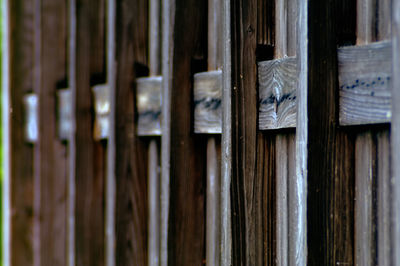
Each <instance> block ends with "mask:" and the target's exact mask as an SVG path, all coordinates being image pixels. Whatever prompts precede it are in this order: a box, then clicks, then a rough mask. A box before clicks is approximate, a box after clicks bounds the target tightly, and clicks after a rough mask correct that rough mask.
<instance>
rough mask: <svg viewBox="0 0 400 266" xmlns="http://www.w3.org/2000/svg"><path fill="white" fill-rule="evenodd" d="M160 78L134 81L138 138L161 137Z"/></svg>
mask: <svg viewBox="0 0 400 266" xmlns="http://www.w3.org/2000/svg"><path fill="white" fill-rule="evenodd" d="M161 84H162V77H161V76H156V77H155V76H153V77H146V78H138V79H136V92H137V94H136V99H137V102H136V107H137V112H138V125H137V134H138V135H139V136H159V135H161V102H162V98H161Z"/></svg>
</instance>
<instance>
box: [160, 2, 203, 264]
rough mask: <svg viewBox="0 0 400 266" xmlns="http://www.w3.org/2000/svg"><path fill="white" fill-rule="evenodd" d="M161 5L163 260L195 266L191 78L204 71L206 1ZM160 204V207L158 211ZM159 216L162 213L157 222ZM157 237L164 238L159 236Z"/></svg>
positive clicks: (197, 184)
mask: <svg viewBox="0 0 400 266" xmlns="http://www.w3.org/2000/svg"><path fill="white" fill-rule="evenodd" d="M166 5H167V8H166V9H165V10H164V19H165V16H168V17H169V19H166V20H165V21H164V23H166V24H167V25H166V27H169V28H168V30H166V31H164V34H165V35H164V36H165V39H164V40H163V45H165V48H164V50H163V51H164V52H163V63H165V65H164V66H163V80H164V82H165V83H164V87H163V90H164V94H163V95H164V96H165V97H163V99H164V102H163V105H164V106H163V112H164V116H163V123H164V126H163V136H162V142H163V144H162V149H163V150H162V153H163V155H162V162H161V164H162V171H163V173H162V179H163V180H162V184H163V185H162V190H163V189H164V187H163V186H165V185H166V183H164V181H165V179H167V178H168V179H169V182H170V183H169V184H170V185H169V188H170V194H169V195H170V196H169V197H168V196H167V197H166V193H164V191H162V196H161V197H162V199H161V200H162V202H163V201H164V200H167V199H168V198H169V199H170V201H169V207H168V210H169V217H168V255H167V257H168V264H169V265H200V264H202V262H203V260H204V255H205V249H204V248H205V208H204V207H205V182H204V181H205V177H206V172H205V168H204V165H205V158H206V150H205V148H206V140H205V138H204V137H202V136H199V135H193V134H191V132H192V122H193V114H192V112H191V108H192V105H191V101H192V89H193V88H192V81H191V80H192V75H193V73H196V72H200V71H204V70H205V69H206V64H205V62H206V61H205V59H206V54H207V44H206V40H207V38H206V36H207V22H206V21H207V20H206V18H207V15H206V14H207V3H206V2H205V1H196V0H189V1H187V0H176V1H171V2H170V3H169V6H168V2H167V3H166ZM170 8H171V9H170ZM170 12H171V13H170ZM169 30H171V31H169ZM172 42H173V45H172ZM193 59H195V60H193ZM165 60H166V61H165ZM194 61H195V62H194ZM169 111H170V113H168V112H169ZM164 148H165V149H164ZM164 171H166V172H164ZM162 204H163V203H162ZM165 205H167V204H165ZM165 205H164V206H163V205H162V208H164V210H165V207H166V206H165ZM164 210H162V212H163V211H164ZM165 216H166V215H165V213H164V214H163V213H162V217H161V219H162V222H163V223H164V222H165V221H164V219H165V218H166V217H165ZM164 226H165V225H164V224H163V227H164ZM163 230H165V228H163ZM161 234H162V237H164V239H165V235H164V236H163V234H165V232H161ZM163 245H165V243H163V240H162V242H161V249H162V251H161V252H162V256H161V265H166V263H167V262H166V261H165V259H166V258H165V257H166V256H165V255H164V254H163V253H164V252H165V251H164V248H165V246H164V247H163Z"/></svg>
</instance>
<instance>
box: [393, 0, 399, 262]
mask: <svg viewBox="0 0 400 266" xmlns="http://www.w3.org/2000/svg"><path fill="white" fill-rule="evenodd" d="M399 10H400V1H399V0H393V5H392V36H393V40H392V42H393V46H392V49H393V62H392V73H393V86H392V95H393V96H392V97H393V98H392V100H393V102H394V103H397V102H399V101H400V75H399V74H400V14H399ZM392 114H393V116H392V125H391V131H392V132H391V163H392V171H393V172H392V182H394V185H393V198H392V200H393V203H392V208H391V211H392V215H393V216H392V217H393V218H392V225H394V226H393V234H392V235H393V238H392V241H393V242H392V243H393V252H392V254H391V257H392V259H393V261H392V262H393V264H395V265H396V264H400V222H399V221H400V209H399V208H398V206H399V204H400V105H399V104H393V105H392ZM392 184H393V183H392Z"/></svg>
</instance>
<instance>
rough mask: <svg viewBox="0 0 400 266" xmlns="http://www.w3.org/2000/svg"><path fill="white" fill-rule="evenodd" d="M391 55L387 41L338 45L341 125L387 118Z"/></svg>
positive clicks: (386, 120) (389, 113) (365, 122)
mask: <svg viewBox="0 0 400 266" xmlns="http://www.w3.org/2000/svg"><path fill="white" fill-rule="evenodd" d="M391 58H392V48H391V43H390V42H387V41H386V42H377V43H373V44H369V45H362V46H350V47H343V48H340V49H338V60H339V85H340V115H339V121H340V124H341V125H357V124H373V123H386V122H389V121H390V118H391V91H390V88H391V78H392V75H391Z"/></svg>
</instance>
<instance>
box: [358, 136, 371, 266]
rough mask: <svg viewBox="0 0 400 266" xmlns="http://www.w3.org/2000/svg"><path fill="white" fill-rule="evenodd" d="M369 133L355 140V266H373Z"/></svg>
mask: <svg viewBox="0 0 400 266" xmlns="http://www.w3.org/2000/svg"><path fill="white" fill-rule="evenodd" d="M373 147H374V144H373V141H372V134H371V133H370V132H367V133H364V134H360V135H359V136H358V137H357V140H356V152H355V154H356V165H355V172H356V182H355V183H356V190H355V191H356V193H355V198H356V203H355V221H356V222H355V247H356V249H355V262H356V265H365V266H368V265H375V264H374V259H375V258H374V250H375V245H374V241H375V239H374V237H373V230H374V228H373V227H374V222H373V218H372V217H373V213H372V212H373V182H374V179H375V178H376V177H375V174H374V170H375V168H374V167H375V165H374V163H375V161H376V158H375V151H374V149H373Z"/></svg>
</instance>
